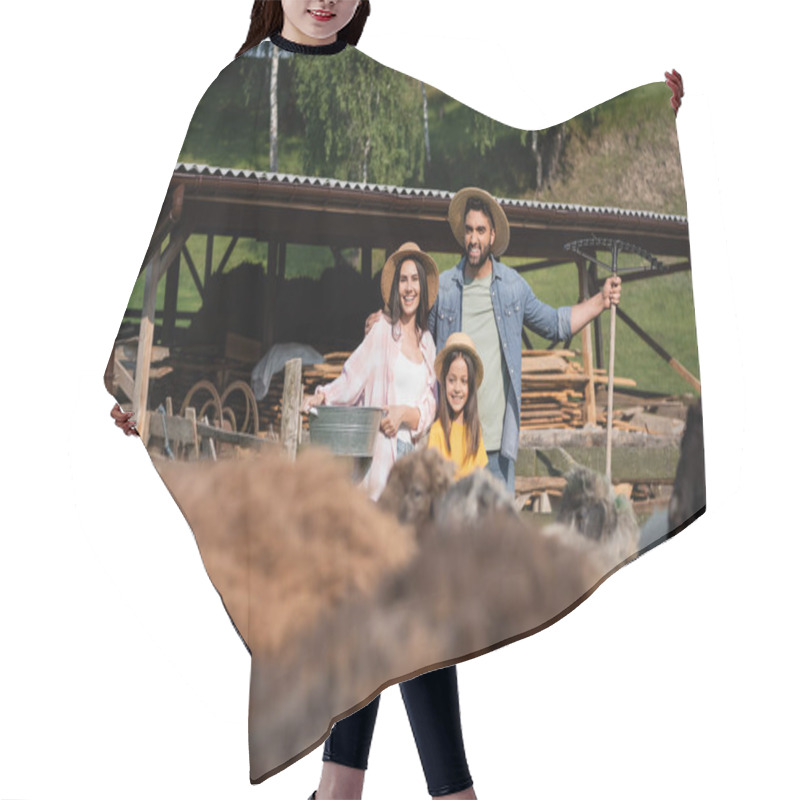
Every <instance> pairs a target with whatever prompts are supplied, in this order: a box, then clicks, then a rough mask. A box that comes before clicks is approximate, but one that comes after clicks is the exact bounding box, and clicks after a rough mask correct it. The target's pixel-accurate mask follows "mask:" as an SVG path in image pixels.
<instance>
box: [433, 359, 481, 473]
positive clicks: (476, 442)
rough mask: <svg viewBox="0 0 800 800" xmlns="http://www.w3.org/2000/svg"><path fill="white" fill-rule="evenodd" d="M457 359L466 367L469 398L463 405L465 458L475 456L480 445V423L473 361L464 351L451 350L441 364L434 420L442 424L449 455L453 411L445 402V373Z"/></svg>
mask: <svg viewBox="0 0 800 800" xmlns="http://www.w3.org/2000/svg"><path fill="white" fill-rule="evenodd" d="M457 358H463V359H464V363H465V364H466V365H467V391H469V397H468V398H467V402H466V404H465V405H464V433H465V434H466V439H467V458H472V457H473V456H475V455H477V453H478V448H479V447H480V444H481V421H480V419H479V418H478V392H477V387H476V386H475V360H474V359H473V358H472V355H471V354H470V353H468V352H467V351H466V350H458V349H455V350H451V351H450V352H449V353H448V354H447V355H446V356H445V357H444V362H443V363H442V380H441V382H440V385H439V401H438V410H437V412H436V418H437V419H438V420H439V421H440V422H441V423H442V431H443V432H444V443H445V445H446V447H447V452H448V453H450V429H451V425H452V422H453V411H452V409H451V408H450V404H449V403H448V402H447V373H448V372H450V366H451V365H452V363H453V362H454V361H455V360H456V359H457Z"/></svg>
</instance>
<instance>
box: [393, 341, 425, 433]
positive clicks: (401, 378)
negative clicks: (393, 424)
mask: <svg viewBox="0 0 800 800" xmlns="http://www.w3.org/2000/svg"><path fill="white" fill-rule="evenodd" d="M424 391H425V361H420V362H419V364H415V363H414V362H413V361H411V360H410V359H409V358H408V357H407V356H406V355H404V354H403V352H402V351H401V352H400V354H399V355H398V356H397V360H396V361H395V362H394V392H395V403H396V404H397V405H399V406H416V405H417V404H418V403H419V400H420V398H421V397H422V393H423V392H424ZM397 438H398V440H399V441H403V442H408V444H411V430H410V429H409V427H408V426H407V425H405V424H403V425H401V426H400V430H398V432H397Z"/></svg>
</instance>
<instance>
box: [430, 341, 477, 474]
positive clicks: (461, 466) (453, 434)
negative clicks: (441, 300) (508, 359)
mask: <svg viewBox="0 0 800 800" xmlns="http://www.w3.org/2000/svg"><path fill="white" fill-rule="evenodd" d="M435 368H436V377H437V378H438V379H439V407H438V411H437V414H436V421H435V422H434V423H433V425H432V427H431V432H430V437H429V439H428V447H432V448H434V449H435V450H438V451H439V452H440V453H441V454H442V455H443V456H444V457H445V458H447V459H449V460H450V461H453V462H454V463H455V465H456V476H455V477H456V480H460V479H461V478H463V477H465V476H467V475H469V474H470V473H471V472H473V471H474V470H476V469H480V468H481V467H485V466H486V465H487V464H488V463H489V459H488V458H487V456H486V449H485V448H484V446H483V436H482V435H481V423H480V420H479V419H478V395H477V389H478V387H479V386H480V385H481V382H482V381H483V362H482V361H481V359H480V356H479V355H478V352H477V350H476V349H475V345H474V344H473V342H472V339H470V337H469V336H467V334H466V333H454V334H453V335H452V336H450V337H449V338H448V340H447V342H446V344H445V346H444V348H443V349H442V351H441V352H440V353H439V355H438V356H437V357H436V362H435Z"/></svg>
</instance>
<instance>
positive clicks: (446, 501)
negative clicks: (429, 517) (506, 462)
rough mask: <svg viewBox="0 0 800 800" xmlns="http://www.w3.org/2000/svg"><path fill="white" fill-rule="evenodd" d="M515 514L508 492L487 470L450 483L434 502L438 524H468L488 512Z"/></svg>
mask: <svg viewBox="0 0 800 800" xmlns="http://www.w3.org/2000/svg"><path fill="white" fill-rule="evenodd" d="M499 514H510V515H511V516H513V517H516V516H517V512H516V509H515V508H514V503H513V500H512V497H511V495H510V494H509V493H508V489H506V487H505V485H504V484H503V483H501V482H500V481H499V480H498V479H497V478H496V477H495V476H494V475H492V473H491V472H489V470H487V469H477V470H475V471H474V472H471V473H470V474H469V475H467V476H465V477H464V478H462V479H461V480H460V481H458V482H457V483H455V484H453V485H452V486H451V487H450V488H449V489H448V490H447V491H446V492H445V494H444V495H443V496H442V498H441V500H440V501H439V502H438V503H437V504H436V510H435V519H436V522H437V523H438V524H440V525H444V524H446V525H450V526H451V527H455V526H457V525H464V526H466V525H469V524H473V523H476V522H478V520H481V519H485V518H486V517H488V516H489V515H499Z"/></svg>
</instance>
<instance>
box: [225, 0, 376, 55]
mask: <svg viewBox="0 0 800 800" xmlns="http://www.w3.org/2000/svg"><path fill="white" fill-rule="evenodd" d="M368 16H369V0H361V2H360V3H359V4H358V8H356V13H355V15H354V16H353V19H351V20H350V22H348V23H347V25H345V26H344V28H342V29H341V30H340V31H339V35H338V37H337V38H339V39H345V40H346V41H347V43H348V44H352V45H356V44H358V40H359V39H360V38H361V32H362V31H363V30H364V25H365V24H366V22H367V17H368ZM282 30H283V6H282V5H281V3H280V0H255V2H254V3H253V9H252V11H251V12H250V30H249V31H248V32H247V38H246V39H245V41H244V44H243V45H242V46H241V47H240V48H239V52H238V53H237V54H236V57H237V58H238V57H239V56H240V55H241V54H242V53H245V52H247V51H248V50H249V49H250V48H251V47H255V46H256V45H257V44H258V43H259V42H262V41H263V40H264V39H267V38H268V37H270V36H273V35H274V34H276V33H280V32H281V31H282Z"/></svg>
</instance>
